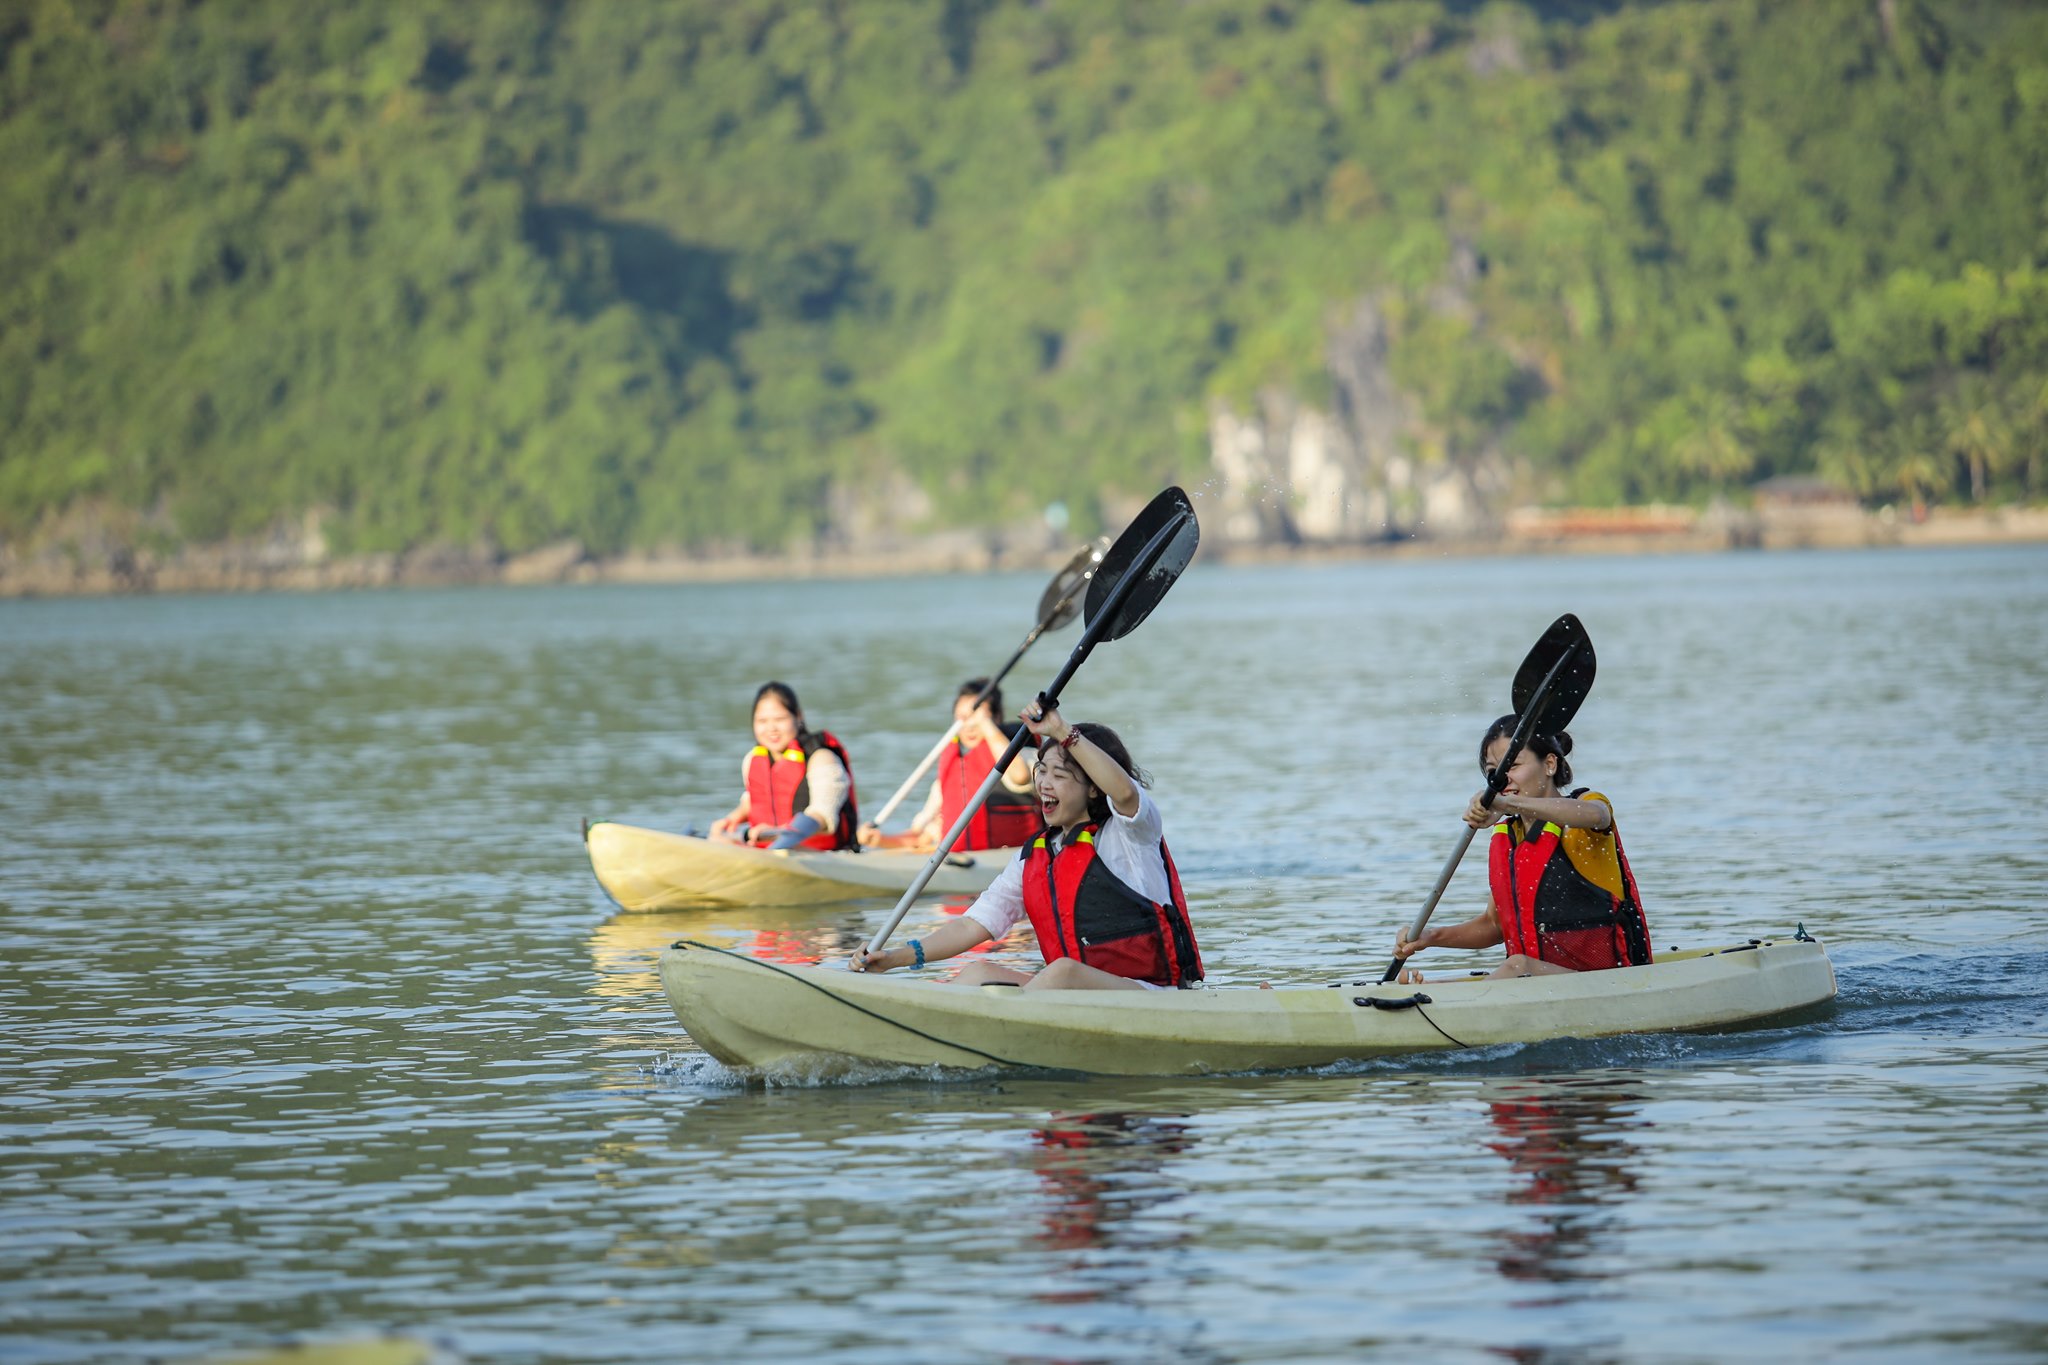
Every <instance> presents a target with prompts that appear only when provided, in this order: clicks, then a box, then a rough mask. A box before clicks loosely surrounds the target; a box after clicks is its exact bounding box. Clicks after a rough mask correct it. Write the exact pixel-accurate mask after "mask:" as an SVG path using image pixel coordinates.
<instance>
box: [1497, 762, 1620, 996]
mask: <svg viewBox="0 0 2048 1365" xmlns="http://www.w3.org/2000/svg"><path fill="white" fill-rule="evenodd" d="M1586 790H1587V789H1586V788H1584V787H1581V788H1579V789H1578V791H1575V792H1573V793H1572V795H1573V796H1579V795H1581V794H1582V793H1584V792H1585V791H1586ZM1518 828H1519V822H1517V821H1514V820H1503V821H1502V822H1501V823H1500V824H1498V825H1495V826H1494V827H1493V841H1492V843H1491V845H1490V847H1489V851H1488V858H1487V879H1488V882H1489V884H1490V885H1491V887H1492V890H1493V910H1494V915H1495V917H1496V918H1498V919H1499V921H1500V932H1501V937H1502V938H1503V939H1505V940H1506V942H1507V950H1508V955H1509V956H1513V955H1514V954H1516V953H1520V954H1522V955H1523V956H1525V957H1533V958H1537V959H1539V960H1540V961H1543V962H1554V963H1556V964H1557V965H1558V966H1560V967H1570V968H1571V969H1572V970H1574V971H1581V972H1590V971H1599V970H1601V969H1602V968H1606V967H1640V966H1643V965H1645V964H1646V963H1648V962H1649V961H1650V924H1649V921H1648V920H1647V919H1646V918H1645V917H1644V915H1643V903H1642V898H1641V896H1639V895H1638V894H1637V892H1636V877H1635V873H1634V872H1632V871H1630V870H1629V865H1628V855H1627V854H1625V853H1623V852H1622V851H1621V836H1620V834H1619V833H1618V832H1617V833H1615V836H1614V856H1615V861H1616V862H1617V863H1619V865H1620V868H1621V884H1622V888H1623V894H1621V895H1618V896H1617V895H1616V894H1614V893H1613V892H1612V891H1609V890H1608V889H1607V888H1606V887H1604V886H1601V885H1600V884H1599V883H1597V882H1594V881H1592V880H1591V879H1590V878H1588V877H1587V876H1586V874H1585V873H1583V872H1581V871H1579V869H1578V868H1577V867H1575V866H1573V865H1572V860H1571V857H1570V856H1569V855H1568V854H1566V853H1565V851H1564V830H1563V828H1562V827H1561V826H1558V825H1552V824H1545V825H1544V826H1543V828H1542V830H1541V831H1539V832H1538V833H1537V835H1536V836H1535V837H1534V838H1524V837H1520V836H1518V835H1517V833H1516V830H1517V829H1518Z"/></svg>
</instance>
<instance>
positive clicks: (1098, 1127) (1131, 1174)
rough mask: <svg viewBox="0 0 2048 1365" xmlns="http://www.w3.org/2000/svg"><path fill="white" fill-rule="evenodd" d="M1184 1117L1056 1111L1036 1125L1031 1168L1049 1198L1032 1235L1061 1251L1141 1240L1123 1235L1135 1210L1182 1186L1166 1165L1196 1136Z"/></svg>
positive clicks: (1173, 1196)
mask: <svg viewBox="0 0 2048 1365" xmlns="http://www.w3.org/2000/svg"><path fill="white" fill-rule="evenodd" d="M1186 1118H1187V1116H1186V1115H1185V1114H1054V1115H1053V1116H1052V1117H1051V1118H1050V1119H1048V1120H1047V1121H1046V1124H1045V1126H1044V1127H1042V1128H1037V1129H1034V1130H1033V1131H1032V1134H1031V1139H1032V1141H1033V1142H1034V1143H1035V1144H1037V1146H1036V1150H1035V1151H1034V1152H1033V1155H1032V1163H1031V1168H1032V1171H1033V1173H1034V1174H1035V1175H1037V1177H1038V1182H1039V1187H1040V1190H1041V1192H1042V1193H1043V1194H1044V1196H1045V1198H1046V1200H1047V1205H1046V1211H1045V1216H1044V1219H1043V1226H1042V1227H1041V1228H1040V1230H1039V1233H1038V1240H1039V1241H1040V1242H1042V1243H1043V1244H1044V1245H1046V1246H1048V1247H1053V1248H1055V1249H1058V1250H1061V1251H1075V1250H1081V1249H1089V1248H1096V1247H1106V1246H1113V1245H1119V1244H1124V1245H1129V1244H1132V1243H1133V1242H1134V1240H1142V1239H1133V1238H1132V1237H1131V1236H1130V1235H1129V1234H1130V1233H1131V1231H1132V1224H1133V1220H1134V1219H1135V1218H1136V1216H1137V1215H1138V1214H1140V1213H1142V1212H1145V1211H1146V1210H1149V1209H1154V1208H1157V1207H1158V1206H1160V1205H1162V1204H1166V1203H1169V1202H1171V1201H1172V1200H1175V1199H1178V1198H1179V1197H1180V1196H1181V1195H1182V1194H1184V1193H1186V1191H1185V1189H1184V1188H1183V1187H1182V1186H1180V1185H1179V1184H1178V1183H1176V1182H1175V1181H1174V1180H1173V1179H1172V1177H1171V1175H1170V1173H1168V1172H1167V1158H1169V1157H1174V1156H1178V1155H1179V1154H1180V1153H1182V1152H1184V1151H1186V1150H1187V1149H1188V1147H1189V1145H1190V1144H1191V1143H1192V1142H1193V1141H1194V1138H1193V1136H1192V1134H1191V1132H1190V1130H1189V1128H1188V1125H1187V1124H1186V1122H1185V1121H1184V1120H1185V1119H1186ZM1120 1234H1122V1235H1120ZM1092 1296H1093V1295H1092V1294H1089V1295H1085V1297H1092Z"/></svg>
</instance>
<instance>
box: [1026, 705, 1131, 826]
mask: <svg viewBox="0 0 2048 1365" xmlns="http://www.w3.org/2000/svg"><path fill="white" fill-rule="evenodd" d="M1073 728H1074V729H1075V730H1077V731H1079V732H1080V735H1081V738H1083V739H1085V740H1087V741H1088V742H1089V743H1090V744H1093V745H1094V746H1095V747H1096V748H1098V749H1100V750H1102V752H1104V753H1105V754H1108V755H1109V756H1110V757H1111V758H1112V759H1114V760H1115V761H1116V766H1117V767H1119V768H1122V769H1123V770H1124V772H1126V773H1127V774H1129V775H1130V779H1131V781H1133V782H1135V783H1137V784H1138V785H1139V786H1141V787H1149V786H1151V785H1152V774H1150V773H1148V772H1146V771H1145V770H1144V769H1143V768H1140V767H1139V766H1138V765H1137V764H1135V763H1133V762H1131V751H1130V750H1129V749H1126V748H1125V747H1124V742H1123V741H1122V740H1121V739H1119V738H1117V733H1116V731H1114V730H1112V729H1110V728H1109V727H1108V726H1107V725H1097V724H1096V723H1095V722H1094V721H1092V720H1084V721H1080V722H1078V723H1077V724H1076V725H1075V726H1074V727H1073ZM1059 747H1060V745H1059V741H1058V740H1056V739H1053V738H1052V737H1050V736H1047V737H1046V738H1045V739H1042V740H1040V741H1039V742H1038V756H1039V758H1041V759H1043V758H1044V757H1045V751H1046V750H1047V749H1057V748H1059ZM1075 766H1076V767H1079V766H1080V765H1079V764H1075ZM1081 776H1082V778H1083V780H1086V779H1087V776H1088V774H1087V773H1085V772H1084V773H1082V774H1081ZM1088 785H1089V786H1090V787H1093V788H1094V790H1095V795H1093V796H1091V797H1089V798H1088V818H1089V819H1090V820H1093V821H1094V822H1095V823H1096V824H1098V825H1099V824H1101V823H1102V822H1103V821H1104V820H1107V819H1108V818H1109V798H1108V797H1107V796H1105V795H1103V793H1102V789H1101V788H1100V787H1096V786H1095V784H1094V783H1093V782H1089V783H1088Z"/></svg>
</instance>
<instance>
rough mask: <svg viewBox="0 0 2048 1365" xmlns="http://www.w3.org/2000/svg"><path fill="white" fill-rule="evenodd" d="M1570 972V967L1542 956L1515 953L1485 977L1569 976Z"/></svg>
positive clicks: (1490, 978) (1489, 978)
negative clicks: (1546, 959)
mask: <svg viewBox="0 0 2048 1365" xmlns="http://www.w3.org/2000/svg"><path fill="white" fill-rule="evenodd" d="M1571 974H1572V969H1571V968H1569V967H1560V966H1558V965H1557V964H1556V963H1555V962H1545V961H1544V960H1543V959H1542V958H1538V957H1525V956H1523V955H1522V954H1521V953H1516V954H1515V955H1514V956H1513V957H1511V958H1509V959H1508V960H1507V961H1506V962H1503V963H1501V964H1500V966H1498V967H1495V968H1494V969H1493V970H1492V971H1491V972H1489V973H1488V974H1487V979H1488V980H1492V979H1493V978H1494V977H1497V976H1570V975H1571Z"/></svg>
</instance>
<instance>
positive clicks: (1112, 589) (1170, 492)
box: [867, 488, 1202, 953]
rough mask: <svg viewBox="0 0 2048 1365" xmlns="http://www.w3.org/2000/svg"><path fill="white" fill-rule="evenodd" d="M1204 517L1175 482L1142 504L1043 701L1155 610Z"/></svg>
mask: <svg viewBox="0 0 2048 1365" xmlns="http://www.w3.org/2000/svg"><path fill="white" fill-rule="evenodd" d="M1201 538H1202V527H1201V523H1200V522H1198V521H1196V520H1195V509H1194V507H1193V505H1192V504H1190V503H1189V501H1188V495H1187V494H1186V493H1184V492H1182V491H1181V490H1180V489H1178V488H1168V489H1167V490H1165V491H1164V492H1162V493H1161V494H1160V495H1159V496H1158V497H1156V498H1154V499H1152V501H1151V502H1149V503H1147V504H1146V506H1145V510H1144V511H1142V512H1140V513H1138V515H1137V516H1136V517H1135V518H1134V519H1133V520H1132V521H1131V524H1130V525H1129V526H1126V527H1125V528H1124V532H1123V534H1122V535H1120V536H1118V537H1117V538H1116V544H1114V545H1112V546H1110V547H1109V551H1108V552H1107V553H1106V554H1104V555H1103V557H1102V563H1101V564H1100V565H1099V566H1097V568H1096V570H1095V577H1094V578H1093V579H1092V580H1091V581H1090V582H1089V584H1088V602H1087V608H1086V619H1087V622H1088V628H1087V629H1086V630H1084V631H1082V632H1081V639H1080V641H1079V642H1078V643H1076V644H1075V646H1074V649H1073V652H1072V653H1071V654H1069V655H1068V656H1067V661H1066V663H1065V664H1064V665H1062V666H1061V668H1060V671H1059V673H1058V674H1057V675H1055V676H1054V678H1053V680H1052V683H1051V684H1050V685H1049V686H1048V687H1046V689H1045V690H1044V691H1042V692H1040V693H1039V694H1038V700H1039V703H1040V705H1042V706H1045V707H1046V708H1047V709H1050V708H1051V707H1052V706H1054V705H1056V704H1057V698H1058V697H1059V694H1060V690H1061V689H1062V688H1064V687H1065V686H1066V685H1067V683H1068V682H1070V681H1071V680H1072V679H1073V676H1074V674H1075V673H1076V672H1078V671H1079V670H1080V667H1081V665H1082V664H1084V663H1086V662H1087V661H1088V655H1089V654H1090V653H1091V652H1093V650H1094V649H1095V646H1096V645H1097V644H1099V643H1100V642H1102V641H1104V640H1120V639H1122V638H1123V637H1124V636H1126V635H1128V634H1130V633H1131V632H1132V631H1133V630H1135V629H1137V627H1138V625H1139V624H1140V623H1141V622H1142V621H1144V619H1145V618H1146V617H1147V616H1150V615H1151V614H1152V609H1153V608H1154V607H1156V606H1158V605H1159V599H1160V598H1162V597H1164V596H1166V592H1167V589H1169V588H1171V587H1172V586H1173V585H1174V583H1175V581H1176V580H1178V579H1179V578H1180V575H1181V571H1182V570H1183V569H1185V568H1187V566H1188V561H1189V560H1190V559H1193V558H1194V557H1195V548H1196V547H1197V546H1198V545H1199V544H1200V543H1201ZM1030 739H1031V731H1029V730H1026V729H1020V730H1019V731H1017V733H1016V735H1015V736H1014V737H1013V738H1012V739H1011V740H1010V744H1009V747H1008V748H1006V749H1004V750H1003V754H1002V757H1000V758H998V759H997V760H996V763H995V766H994V767H993V768H991V769H989V773H988V776H987V777H984V778H983V779H982V780H981V786H980V787H979V788H977V789H976V791H975V793H974V796H973V799H972V800H970V801H969V802H968V803H967V808H966V809H965V810H963V811H961V812H960V816H959V818H958V819H956V820H954V821H953V827H952V828H951V829H949V830H947V831H946V832H945V833H944V834H943V835H941V836H940V837H939V846H938V848H937V850H935V851H934V852H933V854H932V856H931V861H930V862H928V863H926V864H925V865H924V869H923V870H922V871H921V872H919V873H918V874H917V880H915V881H913V882H912V883H911V884H910V889H909V890H907V891H905V892H904V893H903V899H902V900H900V901H898V902H897V903H896V909H895V911H894V913H892V914H891V915H890V916H889V922H888V923H887V924H885V925H883V926H882V928H881V930H880V932H878V933H877V934H876V935H875V936H874V938H873V939H872V940H871V941H870V942H869V943H868V947H867V951H868V952H870V953H879V952H881V951H882V945H883V944H885V943H887V942H888V941H889V935H891V934H893V933H895V932H896V926H897V925H899V924H901V923H902V922H903V916H904V915H905V914H906V913H908V912H909V910H910V907H911V905H912V903H913V902H915V901H916V900H917V898H918V897H919V896H920V895H922V894H923V893H924V889H925V886H926V885H927V884H928V883H929V882H930V881H931V879H932V877H933V876H934V875H935V874H936V873H937V872H938V870H939V868H940V866H941V865H942V864H943V863H944V862H945V860H946V855H947V854H949V853H951V852H952V851H953V845H954V844H956V843H958V842H959V841H960V836H961V834H962V833H964V832H965V831H966V829H967V822H968V821H970V820H972V819H973V818H974V813H975V812H976V811H978V810H980V809H981V805H982V802H984V801H986V800H988V794H989V792H990V791H992V790H994V788H995V785H996V783H997V781H999V780H1000V779H1001V777H1002V775H1003V773H1004V772H1005V771H1006V770H1008V768H1009V766H1010V765H1011V764H1012V763H1014V762H1015V761H1016V759H1017V755H1018V754H1020V753H1022V752H1023V751H1024V746H1025V744H1026V743H1028V742H1029V741H1030Z"/></svg>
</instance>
